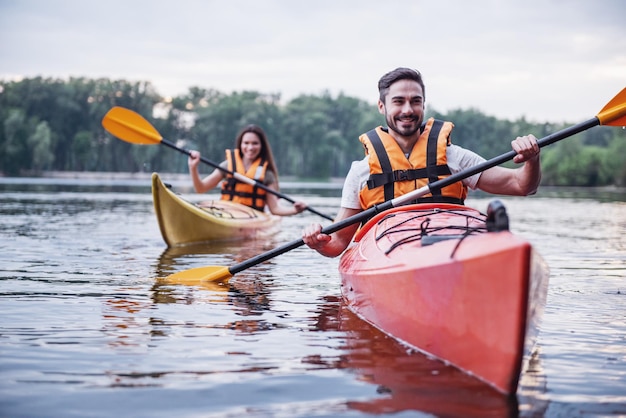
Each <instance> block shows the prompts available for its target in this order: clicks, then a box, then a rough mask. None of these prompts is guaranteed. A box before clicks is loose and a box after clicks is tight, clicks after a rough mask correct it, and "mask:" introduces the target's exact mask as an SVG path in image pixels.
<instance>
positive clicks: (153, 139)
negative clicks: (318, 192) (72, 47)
mask: <svg viewBox="0 0 626 418" xmlns="http://www.w3.org/2000/svg"><path fill="white" fill-rule="evenodd" d="M102 126H103V127H104V129H106V130H107V131H108V132H109V133H110V134H111V135H113V136H116V137H118V138H119V139H121V140H123V141H126V142H130V143H132V144H141V145H154V144H163V145H166V146H168V147H170V148H172V149H175V150H176V151H180V152H182V153H183V154H186V155H190V154H191V151H189V150H186V149H183V148H179V147H177V146H176V145H175V144H173V143H172V142H170V141H168V140H167V139H165V138H163V137H162V136H161V134H159V132H158V131H157V130H156V129H155V128H154V126H152V125H151V124H150V122H148V121H147V120H146V119H144V118H143V116H141V115H140V114H138V113H137V112H134V111H132V110H130V109H126V108H124V107H120V106H115V107H113V108H111V110H109V111H108V112H107V114H106V115H104V118H103V119H102ZM200 161H202V162H203V163H205V164H208V165H210V166H213V167H215V168H217V169H219V170H222V171H223V172H225V173H227V174H230V175H231V176H233V177H234V178H235V179H237V180H238V181H240V182H242V183H247V184H250V185H252V186H257V187H259V188H261V189H263V190H265V191H266V192H268V193H272V194H274V195H276V196H278V197H280V198H282V199H285V200H287V201H289V202H291V203H295V200H293V199H291V198H290V197H289V196H286V195H284V194H282V193H280V192H278V191H276V190H274V189H271V188H270V187H267V186H266V185H265V184H263V183H261V182H258V181H256V180H254V179H251V178H249V177H246V176H244V175H243V174H240V173H236V172H233V171H230V170H228V169H226V168H224V167H221V166H220V165H219V164H216V163H214V162H212V161H210V160H207V159H206V158H204V157H202V156H201V157H200ZM306 210H308V211H310V212H313V213H314V214H316V215H319V216H322V217H324V218H326V219H328V220H329V221H332V220H333V218H331V217H330V216H328V215H324V214H323V213H320V212H318V211H316V210H315V209H313V208H310V207H308V206H307V208H306Z"/></svg>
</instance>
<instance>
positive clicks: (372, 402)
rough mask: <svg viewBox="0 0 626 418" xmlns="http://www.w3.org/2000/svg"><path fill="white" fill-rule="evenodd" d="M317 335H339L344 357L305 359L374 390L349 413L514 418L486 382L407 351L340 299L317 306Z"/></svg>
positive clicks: (513, 410)
mask: <svg viewBox="0 0 626 418" xmlns="http://www.w3.org/2000/svg"><path fill="white" fill-rule="evenodd" d="M317 313H318V316H317V318H315V327H316V330H318V331H325V332H328V331H341V332H342V336H341V338H343V339H344V340H345V344H344V345H343V346H342V347H341V348H342V349H343V350H344V351H345V354H344V355H342V356H341V357H340V358H339V359H330V360H328V359H324V358H320V357H317V356H309V357H307V358H305V359H303V361H304V362H307V363H310V364H314V365H315V366H317V367H320V366H321V367H327V368H332V369H349V370H353V371H354V372H355V373H357V374H358V378H359V380H361V381H365V382H368V383H371V384H373V385H376V393H377V394H378V396H376V397H375V398H372V399H369V400H365V401H363V400H358V401H348V402H347V406H348V407H349V408H350V409H354V410H358V411H361V412H366V413H368V414H383V413H384V414H391V413H399V412H402V411H420V412H425V413H430V414H433V415H435V416H440V417H446V416H450V417H452V416H454V417H506V418H508V417H516V416H518V415H517V410H518V408H517V407H518V405H517V400H516V398H515V397H512V398H509V397H507V396H504V395H502V394H500V393H499V392H497V391H495V390H494V389H492V388H491V387H489V386H487V385H485V384H484V383H482V382H480V381H478V380H477V379H474V378H472V377H470V376H468V375H467V374H465V373H463V372H461V371H459V370H458V369H456V368H454V367H451V366H446V365H445V364H444V363H443V362H441V361H438V360H434V359H430V358H428V357H426V356H425V355H423V354H421V353H418V352H415V351H414V350H411V349H408V348H407V347H405V346H403V345H401V344H399V343H398V342H397V341H396V340H394V339H393V338H390V337H388V336H387V335H385V334H384V333H382V332H381V331H379V330H378V329H376V328H374V327H372V326H370V325H369V324H368V323H366V322H365V321H363V320H361V319H360V318H359V317H357V316H356V315H355V314H354V313H352V312H351V311H350V310H349V309H348V308H347V307H346V306H345V305H344V303H343V302H342V300H341V298H338V297H330V298H326V301H325V303H324V304H322V305H320V307H319V309H318V311H317Z"/></svg>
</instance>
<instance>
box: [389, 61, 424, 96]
mask: <svg viewBox="0 0 626 418" xmlns="http://www.w3.org/2000/svg"><path fill="white" fill-rule="evenodd" d="M400 80H413V81H415V82H417V83H418V84H419V85H420V86H421V87H422V93H423V94H424V99H426V87H425V86H424V81H423V80H422V74H420V72H419V71H417V70H414V69H412V68H406V67H398V68H396V69H395V70H392V71H389V72H388V73H387V74H385V75H384V76H382V77H381V78H380V80H378V94H379V96H378V97H379V98H380V101H381V102H383V103H384V102H385V98H386V97H387V94H388V93H389V88H390V87H391V85H392V84H393V83H395V82H396V81H400Z"/></svg>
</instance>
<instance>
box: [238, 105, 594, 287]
mask: <svg viewBox="0 0 626 418" xmlns="http://www.w3.org/2000/svg"><path fill="white" fill-rule="evenodd" d="M599 124H600V121H599V119H598V118H597V117H594V118H592V119H589V120H588V121H585V122H581V123H579V124H577V125H574V126H570V127H568V128H565V129H563V130H560V131H558V132H555V133H553V134H551V135H548V136H546V137H544V138H541V139H540V140H538V141H537V145H539V147H540V148H541V147H545V146H546V145H550V144H553V143H555V142H557V141H560V140H562V139H565V138H568V137H570V136H572V135H575V134H577V133H580V132H582V131H585V130H587V129H589V128H592V127H594V126H596V125H599ZM515 155H517V153H516V152H515V151H514V150H511V151H509V152H507V153H505V154H502V155H499V156H497V157H494V158H492V159H490V160H487V161H484V162H483V163H481V164H477V165H475V166H474V167H472V168H468V169H467V170H463V171H459V172H458V173H455V174H452V175H451V176H449V177H446V178H444V179H441V180H437V181H435V182H433V183H430V184H428V185H427V186H424V187H420V188H419V189H415V190H413V191H412V192H409V193H407V194H405V195H402V196H400V197H397V198H395V199H392V200H388V201H386V202H383V203H380V204H378V205H374V206H372V207H371V208H369V209H367V210H365V211H363V212H360V213H357V214H356V215H353V216H350V217H349V218H346V219H344V220H342V221H339V222H336V223H334V224H332V225H329V226H327V227H325V228H322V233H323V234H328V235H330V234H332V233H333V232H337V231H339V230H341V229H343V228H346V227H348V226H350V225H353V224H355V223H358V222H363V221H364V220H366V219H369V218H371V217H373V216H374V215H376V214H377V213H380V212H383V211H386V210H389V209H391V208H394V207H397V206H400V205H403V204H406V203H408V202H410V201H412V200H415V199H417V198H419V197H422V196H424V195H427V194H428V193H431V192H433V191H435V190H439V189H442V188H444V187H446V186H449V185H451V184H454V183H456V182H457V181H461V180H463V179H465V178H467V177H471V176H473V175H474V174H478V173H481V172H483V171H485V170H487V169H489V168H492V167H495V166H497V165H500V164H502V163H504V162H506V161H509V160H512V159H513V158H514V157H515ZM302 245H304V241H303V240H302V239H299V240H296V241H292V242H289V243H287V244H284V245H282V246H280V247H278V248H275V249H273V250H270V251H267V252H265V253H263V254H259V255H257V256H255V257H252V258H250V259H249V260H246V261H244V262H241V263H239V264H235V265H234V266H231V267H229V268H228V271H229V272H230V274H231V275H235V274H237V273H239V272H241V271H243V270H246V269H247V268H250V267H252V266H255V265H257V264H260V263H262V262H264V261H267V260H269V259H271V258H274V257H276V256H277V255H281V254H283V253H286V252H288V251H291V250H293V249H296V248H298V247H300V246H302Z"/></svg>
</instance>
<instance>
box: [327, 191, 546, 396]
mask: <svg viewBox="0 0 626 418" xmlns="http://www.w3.org/2000/svg"><path fill="white" fill-rule="evenodd" d="M339 271H340V274H341V277H342V293H343V296H344V298H345V299H346V301H347V304H348V306H349V308H350V309H351V310H352V311H353V312H355V313H356V314H357V315H358V316H360V317H361V318H363V319H364V320H366V321H367V322H369V323H371V324H372V325H374V326H376V327H377V328H379V329H380V330H382V331H383V332H385V333H387V334H388V335H390V336H392V337H394V338H396V339H397V340H399V341H401V342H403V343H405V344H407V345H408V346H410V347H412V348H415V349H417V350H419V351H421V352H423V353H426V354H429V355H431V356H434V357H436V358H439V359H440V360H443V361H444V362H446V363H449V364H452V365H454V366H456V367H457V368H459V369H461V370H463V371H464V372H466V373H468V374H471V375H473V376H475V377H477V378H478V379H480V380H482V381H484V382H486V383H487V384H489V385H491V386H492V387H494V388H495V389H497V390H498V391H500V392H502V393H505V394H513V393H515V392H516V391H517V386H518V382H519V378H520V373H521V371H522V367H523V365H524V364H525V363H526V361H527V360H528V358H529V356H530V354H531V350H532V348H533V346H534V342H535V339H536V336H537V333H538V323H539V320H540V318H541V315H542V313H543V308H544V307H545V303H546V296H547V288H548V280H549V271H548V267H547V265H546V263H545V262H544V261H543V259H542V258H541V256H540V255H539V254H538V253H537V252H536V251H535V250H534V249H533V248H532V246H531V245H530V243H528V242H527V241H526V240H524V239H522V238H520V237H517V236H515V235H514V234H512V233H511V232H510V231H509V229H508V216H507V214H506V210H505V208H504V206H502V204H501V203H500V202H499V201H495V202H492V204H491V205H490V207H489V210H488V212H487V215H485V214H482V213H481V212H479V211H477V210H474V209H472V208H469V207H466V206H460V205H450V204H440V203H438V204H417V205H407V206H399V207H396V208H393V209H390V210H388V211H385V212H383V213H380V214H378V215H376V216H375V217H374V218H372V219H370V220H369V221H368V222H367V223H366V224H365V225H364V226H363V227H362V228H361V229H360V231H359V232H358V233H357V235H356V237H355V243H354V244H353V245H352V246H351V247H350V248H348V249H347V250H346V252H345V253H344V254H343V255H342V257H341V261H340V265H339Z"/></svg>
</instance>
